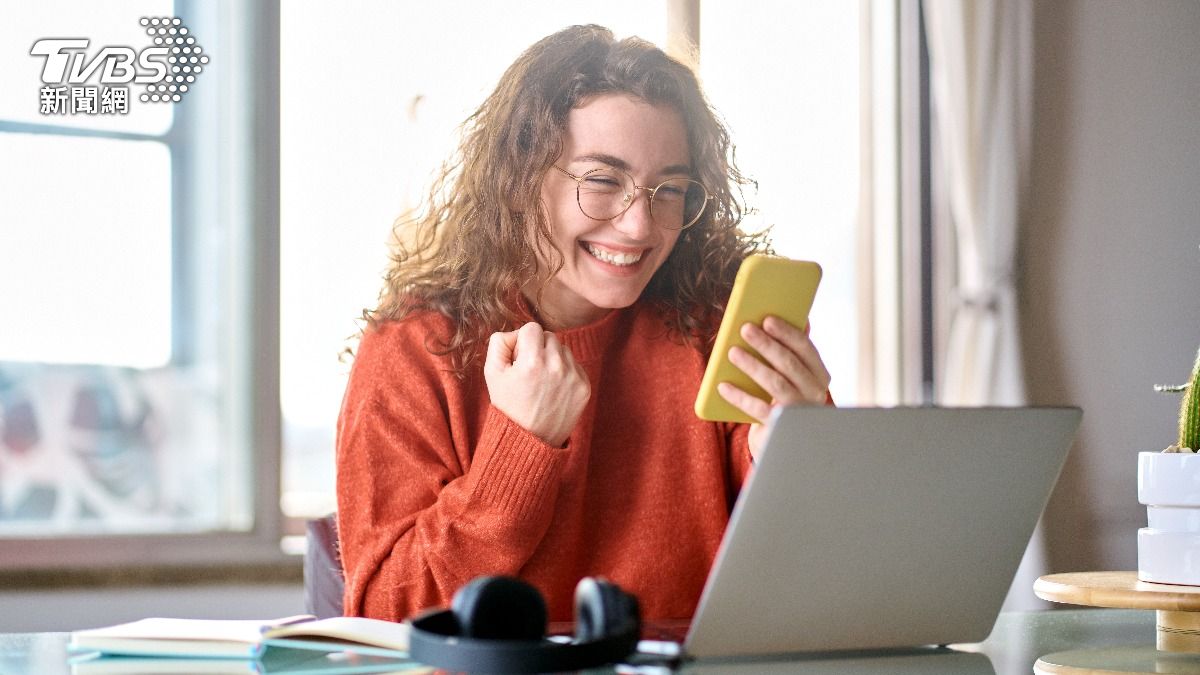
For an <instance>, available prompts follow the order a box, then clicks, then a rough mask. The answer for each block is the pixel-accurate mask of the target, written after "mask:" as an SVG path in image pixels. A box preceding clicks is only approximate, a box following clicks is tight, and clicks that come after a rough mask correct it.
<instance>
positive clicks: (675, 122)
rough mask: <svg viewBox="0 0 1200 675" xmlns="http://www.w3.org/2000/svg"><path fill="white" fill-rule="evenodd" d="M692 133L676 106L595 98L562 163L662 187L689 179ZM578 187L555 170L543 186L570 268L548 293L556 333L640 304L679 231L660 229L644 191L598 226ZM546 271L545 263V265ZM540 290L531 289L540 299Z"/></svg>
mask: <svg viewBox="0 0 1200 675" xmlns="http://www.w3.org/2000/svg"><path fill="white" fill-rule="evenodd" d="M689 163H690V157H689V155H688V143H687V132H686V130H685V128H684V124H683V119H682V118H681V117H680V115H679V113H677V112H676V111H675V110H674V109H673V108H670V107H667V106H655V105H651V104H648V103H646V102H644V101H641V100H639V99H635V98H632V97H629V96H626V95H623V94H607V95H603V96H598V97H596V98H593V99H590V100H589V101H587V102H586V103H584V104H583V105H581V106H579V107H577V108H575V109H573V110H572V111H571V113H570V115H569V117H568V118H567V128H566V131H565V132H564V134H563V151H562V155H561V156H560V157H559V158H558V161H557V162H555V165H556V166H558V167H561V168H562V169H565V170H566V171H569V172H571V173H572V174H575V175H576V176H582V175H583V174H585V173H587V172H588V171H590V170H592V169H597V168H601V167H604V166H610V167H616V168H618V169H623V170H624V171H626V172H628V173H629V174H630V175H632V176H633V179H634V181H635V182H636V184H637V185H644V186H648V187H653V186H656V185H658V184H660V183H662V182H663V181H664V180H667V179H668V178H687V177H689V174H690V171H689V168H688V167H689ZM576 185H577V184H576V182H575V181H574V180H572V179H571V178H570V177H569V176H567V175H565V174H563V173H562V172H560V171H555V170H553V169H551V170H550V171H549V172H548V173H547V174H546V178H545V180H544V181H543V183H542V193H541V198H542V202H543V203H544V204H545V206H546V209H547V212H548V214H549V217H550V231H551V238H552V239H553V241H554V244H555V245H556V246H557V247H558V249H559V250H560V251H562V254H563V267H562V269H561V270H559V271H558V273H557V274H555V275H554V277H553V278H552V279H550V281H549V282H548V283H547V284H546V286H545V288H544V290H543V292H542V299H541V305H542V309H543V311H542V313H543V315H544V316H545V315H548V316H549V317H552V319H553V322H552V324H553V325H551V326H549V327H550V328H553V329H563V328H570V327H574V326H581V325H584V324H587V323H591V322H593V321H596V320H598V319H599V318H601V317H602V316H604V315H605V314H606V313H608V311H609V310H611V309H617V308H620V307H628V306H629V305H632V304H633V303H634V302H635V301H636V300H637V299H638V297H639V296H640V295H641V294H642V291H643V290H644V289H645V288H646V284H648V283H649V282H650V278H651V277H652V276H654V273H655V272H656V271H657V270H658V268H659V267H660V266H661V265H662V264H663V262H664V261H666V259H667V256H668V255H669V254H670V253H671V249H672V248H673V247H674V246H675V240H676V239H678V238H679V231H678V230H669V229H666V228H663V227H659V226H658V225H656V224H655V222H654V220H653V219H652V218H651V216H650V193H649V192H648V191H646V190H636V191H635V192H636V194H635V196H634V200H633V204H632V205H631V206H630V207H629V210H627V211H626V212H625V213H623V214H621V215H620V216H617V217H616V218H613V219H612V220H592V219H591V218H589V217H587V216H585V215H584V214H583V213H582V212H581V211H580V210H579V204H578V202H577V201H576ZM543 267H545V263H544V261H543ZM536 290H537V285H536V284H533V285H532V286H531V287H530V288H527V289H526V297H529V298H531V299H532V298H533V295H534V294H535V293H536Z"/></svg>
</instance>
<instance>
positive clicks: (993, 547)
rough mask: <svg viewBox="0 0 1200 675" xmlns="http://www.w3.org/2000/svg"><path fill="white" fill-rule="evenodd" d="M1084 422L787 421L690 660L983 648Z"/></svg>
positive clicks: (743, 501)
mask: <svg viewBox="0 0 1200 675" xmlns="http://www.w3.org/2000/svg"><path fill="white" fill-rule="evenodd" d="M1080 415H1081V411H1080V410H1079V409H1077V408H958V409H951V408H874V409H872V408H862V409H848V408H825V407H794V408H787V409H782V410H777V411H776V412H775V415H774V418H773V427H772V431H771V435H770V438H769V439H768V441H767V444H766V447H765V449H764V451H763V453H762V457H761V458H760V460H759V463H758V465H757V466H756V467H755V470H754V473H753V475H752V476H751V477H750V480H749V481H748V482H747V484H746V486H745V487H744V488H743V490H742V493H741V496H740V498H739V500H738V503H737V505H736V506H735V508H734V510H733V514H732V517H731V520H730V523H729V527H728V528H727V529H726V532H725V538H724V540H723V541H722V544H721V548H720V551H719V552H718V554H717V559H716V562H715V563H714V564H713V569H712V571H711V572H710V574H709V577H708V581H707V584H706V585H705V588H704V592H703V594H702V596H701V599H700V605H699V608H698V610H697V613H696V617H695V619H694V621H693V623H692V627H691V630H690V631H689V633H688V637H687V641H686V642H685V645H684V648H685V651H686V652H687V653H688V654H689V655H691V656H694V657H700V658H703V657H712V656H746V655H755V654H759V655H761V654H776V653H788V652H802V651H824V650H837V649H864V648H883V647H903V646H913V645H925V644H949V643H958V642H977V641H980V640H983V639H984V638H986V637H987V635H988V633H989V632H990V631H991V628H992V625H993V624H994V622H995V620H996V616H997V614H998V613H999V611H1000V606H1001V604H1002V603H1003V601H1004V597H1005V594H1006V592H1007V591H1008V588H1009V585H1010V584H1011V582H1012V579H1013V575H1014V574H1015V573H1016V570H1017V566H1018V565H1019V563H1020V561H1021V557H1022V555H1023V553H1024V551H1025V547H1026V545H1027V544H1028V542H1029V538H1030V536H1031V535H1032V533H1033V529H1034V526H1035V525H1036V524H1037V520H1038V517H1039V515H1040V514H1041V512H1042V509H1043V508H1044V507H1045V505H1046V502H1047V500H1048V499H1049V496H1050V491H1051V489H1052V488H1053V487H1054V483H1055V481H1056V480H1057V479H1058V474H1059V472H1060V471H1061V469H1062V466H1063V463H1064V461H1065V459H1066V455H1067V451H1068V449H1069V448H1070V446H1071V441H1072V439H1073V438H1074V435H1075V431H1076V429H1077V427H1078V425H1079V419H1080Z"/></svg>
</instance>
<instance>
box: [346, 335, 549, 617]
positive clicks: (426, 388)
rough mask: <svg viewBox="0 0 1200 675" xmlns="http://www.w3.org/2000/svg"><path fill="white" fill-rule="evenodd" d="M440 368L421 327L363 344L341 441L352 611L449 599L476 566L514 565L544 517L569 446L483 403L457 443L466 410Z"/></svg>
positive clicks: (533, 542) (395, 610)
mask: <svg viewBox="0 0 1200 675" xmlns="http://www.w3.org/2000/svg"><path fill="white" fill-rule="evenodd" d="M444 368H445V363H442V362H441V357H437V356H434V355H431V354H429V353H428V351H427V350H426V349H425V347H424V341H423V339H422V338H421V337H420V336H419V335H418V334H417V333H411V334H408V335H407V336H405V335H400V336H394V335H389V336H388V337H387V339H386V340H385V339H383V338H381V337H380V335H379V334H378V333H372V332H368V334H366V335H364V337H363V341H362V343H361V344H360V346H359V350H358V354H357V356H356V359H355V363H354V367H353V369H352V371H351V375H350V381H349V384H348V386H347V389H346V395H345V399H344V400H343V404H342V411H341V416H340V418H339V420H338V438H337V498H338V528H339V540H340V545H341V556H342V562H343V566H344V568H345V574H346V591H345V608H344V611H345V613H346V614H347V615H348V616H369V617H374V618H381V619H388V620H394V621H399V620H402V619H404V618H406V617H408V616H410V615H412V614H413V613H415V612H417V611H420V610H422V609H425V608H428V607H433V606H446V605H449V603H450V599H451V597H452V596H453V594H454V592H455V591H456V590H457V589H458V588H459V587H460V586H462V585H463V584H464V583H466V582H467V581H469V580H470V579H471V578H473V577H475V576H477V575H479V574H516V573H517V572H518V571H519V570H520V568H521V567H522V565H524V563H525V562H526V561H527V560H528V558H529V557H530V556H531V555H532V554H533V551H534V549H535V548H536V547H537V545H538V543H539V542H540V541H541V539H542V536H543V535H544V534H545V532H546V529H547V527H548V526H549V523H550V519H551V517H552V512H553V506H554V501H555V499H556V496H557V493H558V484H559V474H560V472H561V470H562V465H563V462H564V453H565V452H566V451H565V450H563V449H558V448H553V447H550V446H549V445H547V444H546V443H544V442H543V441H541V440H540V439H538V438H537V437H535V436H533V435H532V434H530V433H529V432H528V431H526V430H525V429H523V428H522V427H520V426H519V425H517V424H516V423H515V422H513V421H512V420H511V419H509V418H508V417H507V416H505V415H504V414H503V413H501V412H500V411H499V410H497V409H496V408H495V407H492V406H490V405H489V407H488V410H487V412H486V418H485V420H484V422H483V426H482V429H481V431H480V432H479V437H478V439H477V441H476V442H475V444H474V445H475V447H474V448H462V447H460V446H461V445H462V443H463V441H464V439H465V438H467V437H468V434H466V432H465V430H463V429H462V428H461V425H462V424H464V422H463V421H462V420H463V418H464V417H465V415H466V414H468V413H467V411H464V410H463V409H462V408H463V407H465V406H464V401H463V400H462V399H461V397H460V396H459V394H461V391H457V390H456V389H455V388H456V386H459V387H460V386H461V383H460V382H459V381H458V380H456V379H454V378H453V376H451V375H446V374H444V373H443V372H442V370H440V369H444ZM456 424H457V425H460V428H458V429H455V428H454V427H455V425H456Z"/></svg>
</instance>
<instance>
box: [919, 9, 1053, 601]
mask: <svg viewBox="0 0 1200 675" xmlns="http://www.w3.org/2000/svg"><path fill="white" fill-rule="evenodd" d="M924 11H925V26H926V32H927V35H928V44H929V64H930V83H931V94H932V99H933V108H934V115H933V119H934V124H935V125H936V129H935V134H936V135H937V138H938V139H939V147H940V149H941V156H940V159H941V168H942V170H943V172H944V175H942V176H940V178H941V180H943V184H944V185H945V193H946V196H947V199H948V202H949V204H948V206H949V213H950V216H951V219H952V221H953V230H954V234H955V239H956V251H955V255H956V262H957V282H956V287H955V293H954V297H952V298H949V299H948V300H949V301H950V302H951V303H952V304H951V307H952V313H951V319H950V329H949V339H948V342H947V347H946V353H945V355H944V357H945V358H944V369H943V378H942V381H941V383H940V384H941V387H940V391H941V397H940V402H941V403H942V404H943V405H956V406H980V405H1000V406H1016V405H1023V404H1025V402H1026V396H1025V382H1024V378H1023V375H1022V371H1021V350H1020V339H1019V333H1018V326H1017V304H1016V301H1017V299H1016V287H1015V262H1016V260H1015V259H1016V253H1017V234H1018V219H1019V215H1020V213H1021V204H1022V200H1023V195H1024V193H1025V192H1026V183H1027V179H1028V167H1029V161H1030V157H1029V155H1030V142H1031V116H1032V106H1033V101H1032V91H1033V86H1032V85H1033V81H1032V78H1033V73H1032V60H1033V6H1032V0H989V1H987V2H978V1H976V0H925V2H924ZM1044 568H1045V563H1044V555H1043V547H1042V545H1041V528H1040V527H1039V530H1038V532H1037V533H1036V534H1035V535H1034V540H1033V542H1032V543H1031V544H1030V547H1029V550H1028V551H1026V555H1025V559H1024V561H1023V562H1022V565H1021V571H1020V572H1018V575H1017V579H1016V580H1015V582H1014V584H1013V590H1012V592H1010V594H1009V600H1008V603H1007V604H1006V607H1008V608H1010V609H1031V608H1035V607H1040V606H1042V605H1041V603H1040V601H1038V600H1037V599H1036V598H1035V597H1034V596H1033V592H1032V585H1033V581H1034V580H1035V579H1036V578H1037V575H1038V574H1039V573H1042V570H1043V569H1044Z"/></svg>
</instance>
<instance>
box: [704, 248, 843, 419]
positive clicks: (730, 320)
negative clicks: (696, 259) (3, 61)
mask: <svg viewBox="0 0 1200 675" xmlns="http://www.w3.org/2000/svg"><path fill="white" fill-rule="evenodd" d="M820 283H821V266H820V265H818V264H817V263H815V262H810V261H808V260H790V259H788V258H783V257H779V256H768V255H752V256H749V257H747V258H746V259H745V260H743V261H742V265H741V267H739V268H738V273H737V277H735V278H734V281H733V292H731V293H730V294H729V303H728V304H727V305H726V306H725V315H724V316H723V317H722V318H721V327H720V328H719V329H717V339H716V342H715V343H714V344H713V351H712V355H711V356H709V357H708V366H707V367H706V368H705V369H704V379H702V380H701V381H700V391H699V393H698V394H696V415H697V416H698V417H699V418H700V419H703V420H709V421H711V422H755V421H756V420H755V419H754V418H752V417H750V416H749V415H747V414H746V413H744V412H742V411H741V410H739V409H738V408H736V407H734V406H733V404H732V403H730V402H729V401H726V400H725V399H724V398H722V397H721V395H720V394H719V393H717V384H718V383H720V382H729V383H730V384H733V385H735V386H736V387H738V388H739V389H741V390H742V391H745V392H747V393H749V394H751V395H752V396H757V397H758V398H761V399H762V400H764V401H768V402H769V401H770V400H771V396H770V395H769V394H768V393H767V392H766V391H764V390H763V388H762V387H760V386H758V383H756V382H755V381H754V380H753V379H751V378H750V376H749V375H747V374H746V373H744V372H742V370H741V369H740V368H738V367H737V366H735V365H733V364H732V363H731V362H730V361H729V350H730V348H732V347H734V346H738V347H741V348H742V349H745V350H746V351H748V352H750V354H752V355H754V357H755V358H760V355H759V353H758V352H757V351H755V350H754V348H752V347H751V346H750V345H749V344H747V343H746V341H745V340H743V339H742V335H741V328H742V325H743V324H745V323H746V322H748V321H750V322H753V323H755V324H758V325H759V326H762V322H763V319H765V318H767V316H769V315H774V316H777V317H779V318H781V319H783V320H784V321H787V322H788V323H790V324H792V325H794V326H796V327H798V328H800V329H807V327H808V310H809V309H810V308H812V303H813V298H814V297H815V296H816V294H817V285H818V284H820Z"/></svg>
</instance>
